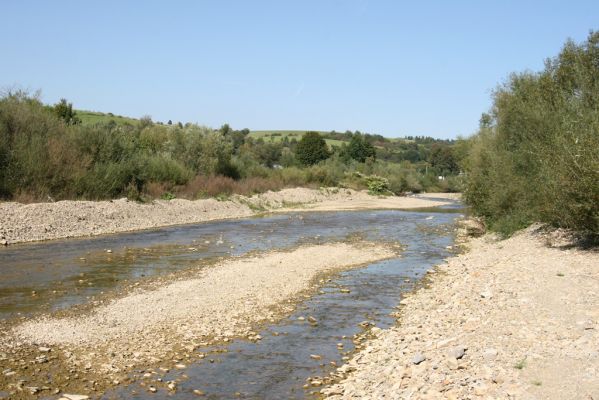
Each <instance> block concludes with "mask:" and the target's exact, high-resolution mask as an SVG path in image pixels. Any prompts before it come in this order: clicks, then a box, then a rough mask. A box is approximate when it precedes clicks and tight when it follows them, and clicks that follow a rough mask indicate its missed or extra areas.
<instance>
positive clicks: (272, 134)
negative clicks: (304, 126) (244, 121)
mask: <svg viewBox="0 0 599 400" xmlns="http://www.w3.org/2000/svg"><path fill="white" fill-rule="evenodd" d="M304 133H306V131H251V132H250V134H249V137H251V138H253V139H263V140H264V141H265V142H274V143H278V142H280V141H282V140H283V138H284V137H287V138H289V140H292V139H296V140H298V141H299V140H300V139H301V138H302V136H303V135H304ZM318 133H320V134H321V135H326V134H327V133H328V132H324V131H320V132H318ZM325 140H326V142H327V144H328V145H329V146H341V145H342V144H343V143H347V142H344V141H343V140H335V139H325Z"/></svg>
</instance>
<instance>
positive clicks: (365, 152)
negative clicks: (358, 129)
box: [347, 133, 376, 163]
mask: <svg viewBox="0 0 599 400" xmlns="http://www.w3.org/2000/svg"><path fill="white" fill-rule="evenodd" d="M347 152H348V153H349V156H350V157H351V158H353V159H354V160H356V161H358V162H361V163H363V162H366V159H367V158H369V157H371V158H372V159H375V158H376V151H375V149H374V146H373V145H372V143H370V142H369V141H367V140H366V139H365V138H364V137H363V136H362V135H361V134H360V133H356V134H355V135H353V136H352V138H351V140H350V141H349V145H348V146H347Z"/></svg>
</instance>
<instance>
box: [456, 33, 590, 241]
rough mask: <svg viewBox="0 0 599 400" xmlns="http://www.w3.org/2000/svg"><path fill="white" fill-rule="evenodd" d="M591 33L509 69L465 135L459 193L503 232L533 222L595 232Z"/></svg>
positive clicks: (489, 223)
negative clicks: (523, 68) (474, 129)
mask: <svg viewBox="0 0 599 400" xmlns="http://www.w3.org/2000/svg"><path fill="white" fill-rule="evenodd" d="M597 65H599V33H591V34H590V35H589V37H588V40H587V41H586V42H585V43H583V44H580V45H577V44H575V43H573V42H571V41H569V42H567V43H566V45H565V46H564V47H563V49H562V51H561V52H560V54H559V55H558V56H557V57H555V58H553V59H551V60H549V61H548V62H547V63H546V67H545V69H544V70H543V71H542V72H540V73H522V74H513V75H512V76H511V77H510V78H509V80H508V82H507V83H506V84H504V85H502V86H500V87H499V88H498V89H497V90H496V91H495V93H494V96H493V100H494V101H493V108H492V110H491V113H490V114H485V115H484V116H483V118H481V127H480V132H479V133H478V134H477V135H476V136H475V137H473V138H472V139H471V141H470V154H469V157H468V158H467V160H466V162H465V168H466V170H467V174H468V179H467V182H466V190H465V193H464V198H465V200H466V201H467V202H468V204H470V205H471V206H472V209H473V210H474V211H475V212H476V213H477V214H479V215H481V216H483V217H485V218H486V221H487V224H488V225H489V226H490V228H491V229H495V230H498V231H501V232H502V233H504V234H510V233H511V232H513V231H515V230H517V229H519V228H522V227H524V226H526V225H528V224H530V223H531V222H535V221H540V222H546V223H549V224H552V225H554V226H557V227H564V228H570V229H574V230H578V231H582V232H587V233H594V234H598V233H599V151H598V149H599V134H598V132H599V69H598V68H597Z"/></svg>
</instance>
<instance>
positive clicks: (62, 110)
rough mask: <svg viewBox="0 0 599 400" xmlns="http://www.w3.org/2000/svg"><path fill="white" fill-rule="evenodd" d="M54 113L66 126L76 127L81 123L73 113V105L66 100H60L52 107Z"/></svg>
mask: <svg viewBox="0 0 599 400" xmlns="http://www.w3.org/2000/svg"><path fill="white" fill-rule="evenodd" d="M54 113H55V114H56V115H57V116H58V118H60V119H62V120H63V121H64V122H65V123H66V124H67V125H77V124H78V123H80V122H81V120H80V119H79V118H77V116H76V114H77V113H76V112H75V111H73V103H69V102H67V99H60V101H59V102H58V103H56V104H55V105H54Z"/></svg>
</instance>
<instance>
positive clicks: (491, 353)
mask: <svg viewBox="0 0 599 400" xmlns="http://www.w3.org/2000/svg"><path fill="white" fill-rule="evenodd" d="M495 357H497V350H495V349H493V348H488V349H485V351H483V358H484V359H485V360H487V361H490V360H494V359H495Z"/></svg>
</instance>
